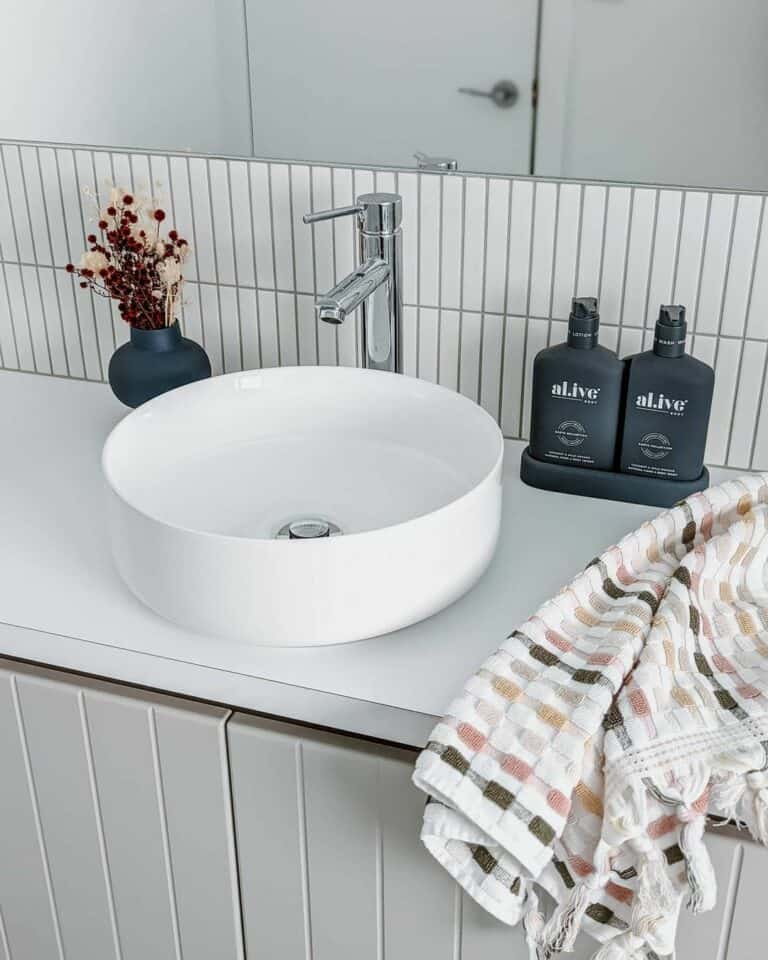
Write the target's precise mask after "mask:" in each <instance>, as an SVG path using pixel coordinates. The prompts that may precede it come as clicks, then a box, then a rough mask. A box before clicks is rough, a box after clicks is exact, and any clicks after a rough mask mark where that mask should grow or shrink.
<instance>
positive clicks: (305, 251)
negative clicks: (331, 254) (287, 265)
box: [289, 165, 315, 293]
mask: <svg viewBox="0 0 768 960" xmlns="http://www.w3.org/2000/svg"><path fill="white" fill-rule="evenodd" d="M289 172H290V181H291V214H292V218H293V257H294V260H295V265H296V271H295V272H296V287H295V289H296V290H297V291H298V292H299V293H314V290H315V266H314V261H313V257H312V229H311V227H309V226H307V224H305V223H304V222H303V221H302V219H301V218H302V217H303V216H304V214H305V213H309V211H310V209H311V207H312V200H311V196H310V194H311V191H310V174H309V167H305V166H300V165H293V166H291V167H290V168H289Z"/></svg>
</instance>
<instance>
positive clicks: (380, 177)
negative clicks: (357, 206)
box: [373, 170, 397, 193]
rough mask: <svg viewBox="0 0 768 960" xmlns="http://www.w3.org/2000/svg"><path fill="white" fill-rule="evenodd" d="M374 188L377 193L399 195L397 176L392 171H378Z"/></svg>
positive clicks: (375, 174) (374, 179) (374, 177)
mask: <svg viewBox="0 0 768 960" xmlns="http://www.w3.org/2000/svg"><path fill="white" fill-rule="evenodd" d="M373 186H374V189H375V190H376V192H377V193H397V174H396V173H395V172H394V171H392V170H377V171H376V172H375V173H374V175H373Z"/></svg>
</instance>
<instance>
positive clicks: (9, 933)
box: [0, 661, 243, 960]
mask: <svg viewBox="0 0 768 960" xmlns="http://www.w3.org/2000/svg"><path fill="white" fill-rule="evenodd" d="M228 716H229V713H228V711H225V710H221V709H218V708H214V707H209V706H206V705H201V704H193V703H187V702H185V701H184V700H180V699H176V698H173V697H165V696H158V695H153V694H150V693H138V692H134V691H131V690H129V689H126V688H123V687H120V686H117V685H114V684H107V683H100V682H98V681H90V680H85V679H80V678H76V677H68V676H66V675H64V674H60V673H54V672H51V671H45V670H40V669H36V668H31V667H25V666H20V665H15V664H12V663H10V662H8V661H0V958H2V960H5V957H4V956H3V951H4V952H5V955H6V956H7V957H8V958H12V960H113V958H114V960H210V958H213V957H215V958H217V960H242V957H243V945H242V932H241V922H240V910H239V897H238V887H237V870H236V860H235V850H234V835H233V828H232V817H231V802H230V793H229V780H228V769H227V750H226V729H225V725H226V721H227V717H228Z"/></svg>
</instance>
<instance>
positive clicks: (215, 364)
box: [199, 283, 224, 376]
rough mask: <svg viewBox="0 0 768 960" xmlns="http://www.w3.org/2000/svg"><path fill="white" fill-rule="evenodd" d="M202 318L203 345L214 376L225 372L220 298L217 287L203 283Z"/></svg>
mask: <svg viewBox="0 0 768 960" xmlns="http://www.w3.org/2000/svg"><path fill="white" fill-rule="evenodd" d="M199 290H200V318H201V321H202V325H203V345H204V346H205V349H206V352H207V354H208V357H209V359H210V361H211V371H212V372H213V374H214V376H216V374H219V373H223V372H224V343H223V340H224V337H223V332H222V327H221V319H220V316H219V298H218V297H217V296H216V287H215V286H213V285H211V284H207V283H201V284H200V287H199Z"/></svg>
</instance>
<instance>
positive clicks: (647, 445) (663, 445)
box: [638, 433, 672, 460]
mask: <svg viewBox="0 0 768 960" xmlns="http://www.w3.org/2000/svg"><path fill="white" fill-rule="evenodd" d="M638 446H639V447H640V450H641V451H642V453H643V455H644V456H646V457H648V459H649V460H663V459H664V457H666V456H667V454H668V453H671V452H672V444H671V442H670V439H669V437H665V436H664V434H663V433H646V435H645V436H644V437H643V438H642V439H641V440H640V442H639V443H638Z"/></svg>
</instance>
